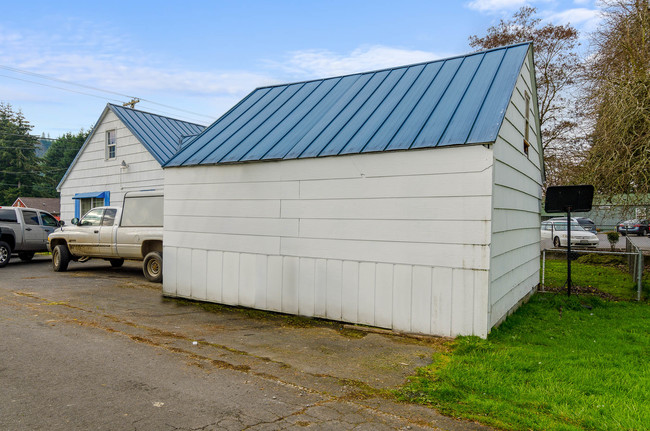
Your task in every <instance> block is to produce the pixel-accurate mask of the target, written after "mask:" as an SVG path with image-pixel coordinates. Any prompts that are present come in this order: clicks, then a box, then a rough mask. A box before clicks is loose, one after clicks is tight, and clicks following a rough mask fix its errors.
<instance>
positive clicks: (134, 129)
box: [57, 103, 205, 190]
mask: <svg viewBox="0 0 650 431" xmlns="http://www.w3.org/2000/svg"><path fill="white" fill-rule="evenodd" d="M109 111H112V112H113V113H114V114H115V115H116V116H117V117H118V118H119V119H120V121H122V123H124V125H125V126H126V128H127V129H129V131H130V132H131V133H132V134H133V136H135V137H136V138H137V139H138V141H139V142H140V143H141V144H142V145H143V146H144V147H145V148H146V149H147V151H149V153H151V155H152V156H153V158H154V159H156V161H157V162H158V163H160V165H161V166H162V165H164V164H165V162H167V161H168V160H169V159H170V158H171V157H172V156H173V155H174V154H175V153H176V152H177V151H178V150H179V149H180V147H181V142H186V141H187V139H188V137H190V136H195V135H197V134H199V133H201V132H202V131H203V130H204V129H205V126H202V125H200V124H195V123H190V122H187V121H181V120H177V119H175V118H170V117H165V116H162V115H156V114H151V113H149V112H144V111H138V110H137V109H132V108H126V107H123V106H118V105H113V104H112V103H108V104H107V105H106V108H104V111H103V112H102V114H101V115H100V117H99V119H98V120H97V123H96V124H95V127H94V128H93V131H92V132H91V133H90V134H89V135H88V137H87V138H86V140H85V141H84V143H83V145H82V146H81V148H80V149H79V151H78V152H77V156H76V157H75V158H74V160H73V161H72V163H70V166H69V167H68V170H67V171H66V173H65V175H63V178H61V181H59V184H58V185H57V190H59V188H60V187H61V185H62V184H63V183H64V181H65V180H66V179H67V177H68V175H69V174H70V172H71V171H72V168H73V166H74V165H75V164H76V163H77V160H78V159H79V157H80V156H81V154H82V153H83V151H84V149H85V148H86V146H87V145H88V143H89V142H90V141H91V139H92V138H93V136H94V135H95V131H96V130H97V126H98V125H99V124H100V123H101V122H102V121H103V120H104V117H105V116H106V114H107V113H108V112H109Z"/></svg>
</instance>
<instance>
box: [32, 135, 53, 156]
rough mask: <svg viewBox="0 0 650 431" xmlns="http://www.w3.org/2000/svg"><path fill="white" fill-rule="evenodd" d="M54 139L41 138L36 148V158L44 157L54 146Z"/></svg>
mask: <svg viewBox="0 0 650 431" xmlns="http://www.w3.org/2000/svg"><path fill="white" fill-rule="evenodd" d="M52 141H54V139H47V138H39V140H38V145H37V146H36V157H43V156H44V155H45V152H46V151H47V149H48V148H50V146H51V145H52Z"/></svg>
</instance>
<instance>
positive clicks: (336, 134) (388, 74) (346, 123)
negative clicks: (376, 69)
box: [299, 69, 393, 157]
mask: <svg viewBox="0 0 650 431" xmlns="http://www.w3.org/2000/svg"><path fill="white" fill-rule="evenodd" d="M391 73H393V71H392V69H391V71H390V72H388V73H387V74H386V76H384V77H383V78H382V80H381V82H380V83H379V84H378V85H377V87H375V89H374V90H372V92H371V93H370V94H369V95H368V97H366V100H364V101H363V102H362V103H361V105H359V107H358V108H357V109H356V110H355V111H354V114H352V115H350V116H349V117H348V119H347V121H346V122H345V123H344V124H343V125H342V126H341V127H340V128H339V130H338V131H337V132H336V133H335V134H334V136H332V137H331V138H330V140H329V142H328V143H326V144H325V145H324V146H323V147H322V148H321V149H320V150H319V151H318V153H317V155H316V157H318V156H320V155H321V154H322V153H323V151H324V150H325V149H326V148H327V146H328V145H329V144H330V143H331V142H332V141H333V140H334V138H336V137H337V136H338V135H339V133H341V131H342V130H343V129H344V128H345V127H346V126H347V125H348V124H349V123H350V121H351V120H352V119H353V118H354V117H355V116H356V115H357V113H358V112H359V111H360V110H361V108H362V107H363V106H365V104H366V103H367V102H368V100H369V99H371V98H372V96H373V95H374V94H375V93H376V92H377V90H378V89H379V87H381V85H382V84H383V83H384V82H385V81H386V79H387V78H388V77H389V76H390V74H391ZM371 79H372V78H371ZM364 87H365V86H364ZM357 95H359V93H357ZM355 98H356V96H355V97H354V98H352V100H354V99H355ZM352 100H350V102H352ZM350 102H348V106H349V103H350ZM343 111H344V109H342V110H341V113H342V112H343ZM336 118H338V115H337V116H336ZM303 153H304V151H303ZM299 157H300V156H299Z"/></svg>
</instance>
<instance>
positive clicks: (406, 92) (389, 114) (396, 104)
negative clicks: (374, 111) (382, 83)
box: [359, 66, 426, 153]
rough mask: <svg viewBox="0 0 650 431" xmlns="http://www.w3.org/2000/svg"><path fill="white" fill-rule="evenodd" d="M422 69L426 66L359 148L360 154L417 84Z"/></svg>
mask: <svg viewBox="0 0 650 431" xmlns="http://www.w3.org/2000/svg"><path fill="white" fill-rule="evenodd" d="M412 67H417V66H412ZM409 69H410V67H409ZM424 69H426V66H423V67H422V70H420V72H419V73H418V75H417V76H416V77H415V79H413V82H411V84H410V85H409V86H408V88H407V89H406V90H405V91H404V92H403V93H402V97H400V98H399V100H398V101H397V102H396V103H395V106H393V109H391V110H390V112H389V113H388V115H386V117H385V118H384V120H383V121H382V122H381V124H380V125H379V126H378V127H377V128H376V129H375V131H374V132H373V133H372V135H370V138H368V140H367V142H366V143H365V145H364V146H363V147H362V148H361V150H359V152H360V153H363V152H364V150H365V149H366V147H367V146H368V144H369V143H370V141H372V138H374V137H375V135H376V134H377V132H378V131H379V130H380V129H381V128H382V126H383V125H384V124H385V123H386V121H388V119H389V118H390V116H391V115H392V114H393V112H395V109H397V107H398V106H399V104H400V103H402V100H404V98H405V97H406V95H407V94H408V92H409V91H410V90H411V88H413V86H414V85H415V83H416V82H417V80H418V79H419V78H420V76H422V73H424ZM405 75H406V74H405ZM402 78H403V76H402ZM394 89H395V88H394V87H393V90H394ZM386 97H388V95H387V96H386ZM387 146H388V144H386V145H384V147H383V148H382V149H381V150H377V151H383V149H385V148H386V147H387Z"/></svg>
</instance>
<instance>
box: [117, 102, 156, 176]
mask: <svg viewBox="0 0 650 431" xmlns="http://www.w3.org/2000/svg"><path fill="white" fill-rule="evenodd" d="M118 108H119V107H118ZM113 112H114V113H115V114H116V115H117V116H118V118H119V119H120V120H121V121H122V123H123V124H124V125H125V126H126V127H127V128H128V129H129V131H130V132H131V133H132V134H133V135H134V136H135V137H136V138H137V139H138V141H139V142H140V143H141V144H142V145H144V146H145V148H146V149H147V151H149V153H150V154H151V155H152V156H153V157H154V158H155V159H156V161H157V162H158V163H160V164H162V163H163V158H162V157H161V156H160V154H158V151H156V150H157V149H158V148H152V146H151V145H150V142H149V139H147V138H148V136H147V135H146V134H145V133H144V131H143V130H141V129H142V125H140V124H138V119H137V117H135V114H134V113H133V112H132V111H120V110H119V109H113ZM134 124H135V125H137V126H138V127H137V128H136V127H134Z"/></svg>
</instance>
